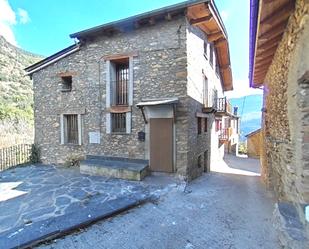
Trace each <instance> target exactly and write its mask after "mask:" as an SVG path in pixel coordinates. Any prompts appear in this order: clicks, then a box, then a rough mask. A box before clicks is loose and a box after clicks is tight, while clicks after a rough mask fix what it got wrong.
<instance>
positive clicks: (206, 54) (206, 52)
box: [204, 41, 208, 59]
mask: <svg viewBox="0 0 309 249" xmlns="http://www.w3.org/2000/svg"><path fill="white" fill-rule="evenodd" d="M207 49H208V44H207V42H206V41H204V56H205V58H206V59H208V51H207Z"/></svg>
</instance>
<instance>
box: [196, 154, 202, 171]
mask: <svg viewBox="0 0 309 249" xmlns="http://www.w3.org/2000/svg"><path fill="white" fill-rule="evenodd" d="M197 167H198V168H201V167H202V155H199V156H198V158H197Z"/></svg>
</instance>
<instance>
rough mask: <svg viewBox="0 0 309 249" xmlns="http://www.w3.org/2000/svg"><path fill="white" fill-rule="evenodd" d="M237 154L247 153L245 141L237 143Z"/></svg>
mask: <svg viewBox="0 0 309 249" xmlns="http://www.w3.org/2000/svg"><path fill="white" fill-rule="evenodd" d="M238 153H239V154H247V144H246V143H245V142H240V143H239V145H238Z"/></svg>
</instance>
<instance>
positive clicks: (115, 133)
mask: <svg viewBox="0 0 309 249" xmlns="http://www.w3.org/2000/svg"><path fill="white" fill-rule="evenodd" d="M111 135H130V133H126V132H111Z"/></svg>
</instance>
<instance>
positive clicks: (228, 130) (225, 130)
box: [219, 127, 233, 140]
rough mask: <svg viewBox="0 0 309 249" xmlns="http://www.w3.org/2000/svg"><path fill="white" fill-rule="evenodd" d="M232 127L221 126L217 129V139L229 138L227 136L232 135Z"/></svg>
mask: <svg viewBox="0 0 309 249" xmlns="http://www.w3.org/2000/svg"><path fill="white" fill-rule="evenodd" d="M232 133H233V128H231V127H229V128H223V129H220V130H219V139H220V140H229V138H230V137H231V136H232Z"/></svg>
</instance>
